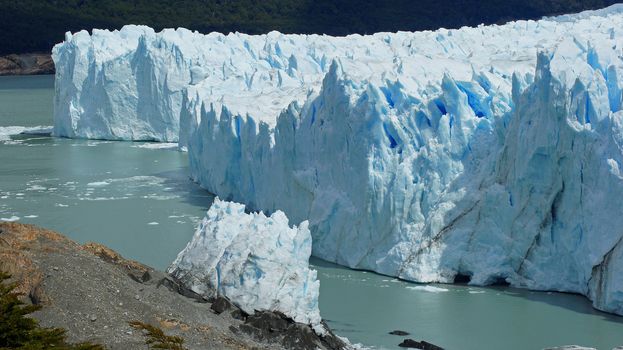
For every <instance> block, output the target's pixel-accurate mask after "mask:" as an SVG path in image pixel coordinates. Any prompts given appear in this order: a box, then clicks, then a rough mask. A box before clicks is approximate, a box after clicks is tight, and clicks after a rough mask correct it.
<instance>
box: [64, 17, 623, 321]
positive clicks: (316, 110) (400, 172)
mask: <svg viewBox="0 0 623 350" xmlns="http://www.w3.org/2000/svg"><path fill="white" fill-rule="evenodd" d="M621 10H622V9H621V6H615V7H611V8H609V9H605V10H602V11H598V12H590V13H583V14H580V15H571V16H564V17H558V18H549V19H543V20H541V21H517V22H511V23H508V24H505V25H502V26H480V27H477V28H461V29H459V30H446V29H440V30H438V31H434V32H418V33H406V32H400V33H394V34H390V33H378V34H375V35H371V36H360V35H351V36H347V37H342V38H334V37H327V36H317V35H311V36H305V35H282V34H280V33H276V32H272V33H269V34H267V35H262V36H248V35H244V34H238V33H236V34H230V35H221V34H217V33H212V34H209V35H201V34H198V33H192V32H189V31H186V30H181V29H180V30H177V31H173V30H165V31H163V32H161V33H154V32H153V31H151V30H150V29H148V28H145V27H134V26H128V27H124V28H123V29H122V30H121V31H119V32H106V31H94V33H93V34H92V35H89V34H88V33H86V32H80V33H77V34H74V35H71V34H68V35H67V37H66V41H65V43H62V44H59V45H58V46H56V48H55V50H54V58H55V61H56V62H57V86H56V88H57V95H56V100H55V133H56V134H57V135H60V136H68V137H88V138H111V139H141V140H144V139H150V140H160V141H179V142H180V146H182V147H187V148H188V154H189V159H190V168H191V175H192V177H193V178H194V179H195V180H196V181H197V182H199V183H200V184H201V185H202V186H203V187H205V188H206V189H208V190H210V191H211V192H213V193H215V194H217V195H219V196H220V197H221V198H225V199H227V200H234V201H237V202H241V203H245V204H246V205H247V206H248V207H250V208H252V209H254V210H262V211H265V212H267V213H272V212H275V211H277V210H282V211H283V212H285V213H286V214H287V216H288V217H289V218H290V220H292V221H293V222H294V223H300V222H302V221H304V220H308V221H309V229H310V231H311V234H312V236H313V254H314V255H315V256H318V257H321V258H323V259H326V260H329V261H334V262H337V263H340V264H343V265H347V266H350V267H355V268H361V269H369V270H373V271H377V272H380V273H384V274H388V275H393V276H398V277H401V278H404V279H408V280H412V281H419V282H433V281H438V282H452V281H453V280H454V279H455V277H456V276H459V275H460V276H462V277H464V276H469V278H470V281H471V283H472V284H478V285H486V284H493V283H498V282H500V281H506V282H508V283H511V284H512V285H514V286H520V287H526V288H533V289H541V290H558V291H569V292H576V293H581V294H584V295H587V296H588V297H589V298H591V300H593V302H594V305H595V307H597V308H599V309H602V310H606V311H609V312H614V313H619V314H623V278H622V277H621V276H623V274H621V272H623V252H622V250H623V248H622V247H621V245H622V243H621V241H622V240H623V230H622V229H621V227H623V225H622V224H623V222H622V220H623V215H621V214H623V209H622V207H621V205H620V198H623V197H622V196H621V195H622V194H623V193H622V191H623V173H622V172H621V169H620V167H621V162H622V161H623V148H622V146H621V145H622V144H623V132H622V130H623V129H622V122H623V119H622V114H621V111H620V109H621V91H622V90H621V89H622V84H623V82H622V81H621V80H622V78H621V77H620V75H621V72H623V70H622V69H623V62H622V61H621V48H622V47H623V40H622V38H623V35H621V34H620V33H621V31H620V30H618V28H620V27H621V24H623V15H622V14H621Z"/></svg>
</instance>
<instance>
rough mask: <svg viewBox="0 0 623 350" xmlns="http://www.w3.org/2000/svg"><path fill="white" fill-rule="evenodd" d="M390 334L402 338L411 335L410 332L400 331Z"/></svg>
mask: <svg viewBox="0 0 623 350" xmlns="http://www.w3.org/2000/svg"><path fill="white" fill-rule="evenodd" d="M389 334H391V335H400V336H405V335H410V333H409V332H405V331H399V330H396V331H391V332H389Z"/></svg>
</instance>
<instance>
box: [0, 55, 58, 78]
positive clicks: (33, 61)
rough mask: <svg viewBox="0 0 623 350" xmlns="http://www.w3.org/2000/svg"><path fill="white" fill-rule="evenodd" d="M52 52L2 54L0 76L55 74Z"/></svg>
mask: <svg viewBox="0 0 623 350" xmlns="http://www.w3.org/2000/svg"><path fill="white" fill-rule="evenodd" d="M54 73H55V68H54V61H52V55H51V54H50V53H27V54H11V55H6V56H0V76H4V75H44V74H54Z"/></svg>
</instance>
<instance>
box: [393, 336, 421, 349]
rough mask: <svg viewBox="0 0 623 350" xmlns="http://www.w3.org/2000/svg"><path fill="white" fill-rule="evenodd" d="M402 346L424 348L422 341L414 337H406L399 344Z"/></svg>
mask: <svg viewBox="0 0 623 350" xmlns="http://www.w3.org/2000/svg"><path fill="white" fill-rule="evenodd" d="M398 346H400V347H401V348H412V349H423V347H422V343H420V342H419V341H416V340H413V339H409V338H407V339H405V340H403V341H402V343H400V344H398Z"/></svg>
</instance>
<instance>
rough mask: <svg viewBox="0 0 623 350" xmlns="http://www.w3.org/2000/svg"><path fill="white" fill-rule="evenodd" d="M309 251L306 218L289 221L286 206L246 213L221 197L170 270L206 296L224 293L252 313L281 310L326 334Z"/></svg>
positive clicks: (241, 207) (188, 285) (183, 281)
mask: <svg viewBox="0 0 623 350" xmlns="http://www.w3.org/2000/svg"><path fill="white" fill-rule="evenodd" d="M310 255H311V235H310V233H309V229H308V228H307V222H302V223H301V224H300V225H299V226H298V227H296V226H294V227H290V226H289V223H288V218H287V217H286V216H285V214H284V213H283V212H281V211H277V212H275V213H273V214H272V215H271V216H270V217H266V216H265V215H264V214H262V213H250V214H247V213H245V206H244V205H242V204H238V203H232V202H225V201H221V200H219V199H218V198H217V199H216V200H215V202H214V204H213V205H212V206H211V207H210V210H209V211H208V213H207V216H206V217H205V218H204V219H203V222H202V223H201V225H200V226H199V228H198V229H197V231H196V232H195V235H194V236H193V238H192V240H191V241H190V242H189V243H188V245H187V246H186V248H185V249H184V250H183V251H181V252H180V253H179V255H178V257H177V259H175V261H174V262H173V264H172V265H171V266H170V267H169V273H171V274H172V275H173V276H174V277H176V278H177V279H178V280H180V281H181V282H182V283H184V285H186V286H187V287H189V288H190V289H191V290H193V291H194V292H196V293H198V294H201V295H203V296H205V297H216V296H225V297H227V298H229V299H230V300H232V302H234V304H236V305H238V306H239V307H240V308H241V309H242V310H244V311H245V312H247V313H248V314H253V313H254V312H255V310H258V311H261V310H267V311H280V312H283V313H284V314H285V315H287V316H289V317H291V318H292V319H293V320H295V321H296V322H299V323H303V324H310V325H312V326H313V327H314V329H315V330H316V332H318V333H319V334H322V333H323V332H324V331H323V330H324V328H323V327H324V326H322V325H321V323H320V321H321V319H320V312H319V310H318V293H319V287H320V283H319V282H318V280H317V279H316V271H314V270H310V269H309V257H310Z"/></svg>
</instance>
